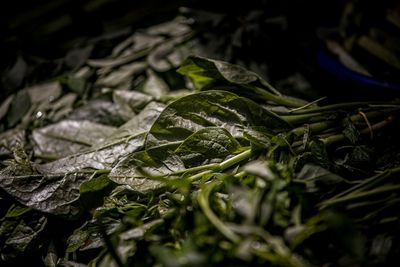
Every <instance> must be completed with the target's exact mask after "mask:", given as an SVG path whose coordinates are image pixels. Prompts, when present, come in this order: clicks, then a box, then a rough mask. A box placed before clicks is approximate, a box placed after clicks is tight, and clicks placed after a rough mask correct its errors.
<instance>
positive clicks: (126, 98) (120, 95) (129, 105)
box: [113, 90, 153, 112]
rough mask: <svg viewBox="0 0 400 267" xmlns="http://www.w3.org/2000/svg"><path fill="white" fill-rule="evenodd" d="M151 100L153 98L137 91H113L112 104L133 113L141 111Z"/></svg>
mask: <svg viewBox="0 0 400 267" xmlns="http://www.w3.org/2000/svg"><path fill="white" fill-rule="evenodd" d="M152 100H153V97H151V96H149V95H147V94H143V93H141V92H137V91H127V90H115V91H114V92H113V101H114V103H116V104H118V105H119V106H120V107H124V108H125V109H129V110H130V111H134V112H137V111H140V110H142V109H143V108H144V107H145V106H146V105H147V104H148V103H150V101H152Z"/></svg>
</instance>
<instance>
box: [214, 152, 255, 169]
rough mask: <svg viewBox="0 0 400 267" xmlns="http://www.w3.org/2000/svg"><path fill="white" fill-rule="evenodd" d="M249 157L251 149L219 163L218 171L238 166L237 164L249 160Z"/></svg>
mask: <svg viewBox="0 0 400 267" xmlns="http://www.w3.org/2000/svg"><path fill="white" fill-rule="evenodd" d="M250 156H251V149H248V150H245V151H243V152H242V153H240V154H238V155H236V156H234V157H232V158H230V159H227V160H225V161H223V162H221V163H219V168H220V171H224V170H226V169H228V168H230V167H232V166H234V165H236V164H238V163H239V162H241V161H243V160H246V159H248V158H250Z"/></svg>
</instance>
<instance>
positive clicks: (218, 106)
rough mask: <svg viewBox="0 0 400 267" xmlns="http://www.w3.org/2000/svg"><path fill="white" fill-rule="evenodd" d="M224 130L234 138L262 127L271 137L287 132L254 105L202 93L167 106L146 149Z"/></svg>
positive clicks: (236, 98) (278, 120) (276, 118)
mask: <svg viewBox="0 0 400 267" xmlns="http://www.w3.org/2000/svg"><path fill="white" fill-rule="evenodd" d="M216 126H218V127H223V128H225V129H226V130H227V131H228V132H229V133H230V134H231V135H232V136H234V137H235V138H238V137H242V136H243V131H244V129H245V128H247V127H249V126H265V127H268V129H269V130H270V131H271V133H277V132H279V131H282V130H284V129H289V128H290V125H289V124H288V123H287V122H286V121H284V120H283V119H281V118H280V117H279V116H277V115H276V114H274V113H272V112H270V111H268V110H266V109H264V108H262V107H261V106H259V105H258V104H256V103H254V102H253V101H251V100H249V99H246V98H243V97H239V96H237V95H235V94H233V93H230V92H227V91H204V92H199V93H195V94H191V95H188V96H185V97H182V98H180V99H178V100H176V101H174V102H172V103H171V104H169V105H168V106H167V107H166V108H165V109H164V111H163V112H162V113H161V114H160V116H159V117H158V119H157V120H156V121H155V122H154V124H153V125H152V127H151V129H150V131H149V134H148V135H147V139H146V148H151V147H154V146H160V145H165V144H168V145H174V146H176V147H177V146H178V145H180V143H182V142H183V141H184V140H185V139H186V138H187V137H188V136H189V135H191V134H192V133H194V132H196V131H198V130H200V129H203V128H205V127H216Z"/></svg>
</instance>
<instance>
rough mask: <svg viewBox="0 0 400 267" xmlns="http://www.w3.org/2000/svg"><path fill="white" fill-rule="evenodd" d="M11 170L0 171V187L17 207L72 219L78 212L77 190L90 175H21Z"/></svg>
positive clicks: (9, 168)
mask: <svg viewBox="0 0 400 267" xmlns="http://www.w3.org/2000/svg"><path fill="white" fill-rule="evenodd" d="M14 173H15V172H14V171H13V170H11V167H8V168H6V169H3V170H2V171H1V172H0V187H1V188H2V189H4V190H5V191H6V192H7V193H8V194H10V195H11V196H13V197H14V198H15V199H16V200H17V201H18V202H20V203H21V204H23V205H25V206H27V207H30V208H33V209H36V210H40V211H43V212H47V213H52V214H56V215H63V216H67V217H74V216H76V215H78V214H79V213H80V208H79V205H77V203H76V201H77V200H78V198H79V187H80V185H81V183H82V182H84V181H86V180H88V179H89V178H90V176H89V175H88V174H82V173H72V174H65V175H47V176H44V175H38V174H34V173H27V174H26V175H21V174H18V175H16V173H15V174H14Z"/></svg>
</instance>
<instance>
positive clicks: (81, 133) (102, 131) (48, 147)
mask: <svg viewBox="0 0 400 267" xmlns="http://www.w3.org/2000/svg"><path fill="white" fill-rule="evenodd" d="M115 129H116V128H115V127H111V126H106V125H101V124H98V123H93V122H90V121H72V120H63V121H60V122H58V123H55V124H51V125H49V126H46V127H43V128H40V129H35V130H34V131H33V132H32V139H33V141H34V143H35V146H34V153H35V155H36V156H38V157H50V158H62V157H65V156H69V155H72V154H76V153H78V152H81V151H82V150H85V149H88V148H89V147H90V146H92V145H95V144H96V143H100V142H102V141H104V139H105V138H106V137H107V136H109V135H110V134H111V133H113V132H114V131H115Z"/></svg>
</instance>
